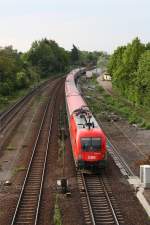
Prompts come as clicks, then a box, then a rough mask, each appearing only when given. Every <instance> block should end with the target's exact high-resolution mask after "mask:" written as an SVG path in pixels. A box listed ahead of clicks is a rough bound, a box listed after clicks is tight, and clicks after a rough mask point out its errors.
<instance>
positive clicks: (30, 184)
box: [11, 80, 61, 225]
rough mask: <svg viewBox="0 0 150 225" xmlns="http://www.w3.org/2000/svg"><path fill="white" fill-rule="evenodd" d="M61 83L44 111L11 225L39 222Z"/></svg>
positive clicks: (29, 224)
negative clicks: (55, 108) (55, 109)
mask: <svg viewBox="0 0 150 225" xmlns="http://www.w3.org/2000/svg"><path fill="white" fill-rule="evenodd" d="M60 84H61V81H60V80H59V81H58V82H57V84H56V85H55V86H54V87H53V91H52V95H51V98H50V99H49V102H48V104H47V106H46V109H45V111H44V114H43V118H42V122H41V125H40V128H39V132H38V135H37V138H36V141H35V144H34V147H33V153H32V156H31V160H30V163H29V166H28V169H27V172H26V176H25V179H24V182H23V186H22V190H21V193H20V196H19V200H18V203H17V207H16V209H15V212H14V215H13V219H12V222H11V225H23V224H26V225H27V224H28V225H33V224H34V225H36V224H37V222H38V215H39V208H40V202H41V195H42V189H43V182H44V176H45V168H46V162H47V155H48V150H49V144H50V139H51V128H52V123H53V115H54V107H55V102H56V101H55V100H56V97H57V92H58V90H59V88H60Z"/></svg>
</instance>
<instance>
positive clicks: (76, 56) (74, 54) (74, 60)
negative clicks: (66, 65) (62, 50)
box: [70, 44, 80, 65]
mask: <svg viewBox="0 0 150 225" xmlns="http://www.w3.org/2000/svg"><path fill="white" fill-rule="evenodd" d="M70 58H71V64H74V65H75V64H78V63H79V60H80V51H79V49H78V48H77V47H76V46H75V45H74V44H73V48H72V49H71V55H70Z"/></svg>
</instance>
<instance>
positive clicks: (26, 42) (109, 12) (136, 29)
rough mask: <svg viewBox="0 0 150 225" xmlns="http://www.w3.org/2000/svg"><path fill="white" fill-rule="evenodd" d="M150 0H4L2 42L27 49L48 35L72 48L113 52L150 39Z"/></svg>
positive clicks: (0, 2) (0, 22)
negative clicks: (133, 41) (127, 45)
mask: <svg viewBox="0 0 150 225" xmlns="http://www.w3.org/2000/svg"><path fill="white" fill-rule="evenodd" d="M149 24H150V0H0V46H1V47H4V46H8V45H12V46H13V47H14V48H15V49H17V50H18V51H23V52H25V51H27V50H29V49H30V47H31V44H32V43H33V41H35V40H41V39H42V38H45V37H46V38H48V39H52V40H55V41H56V42H57V43H58V44H59V45H60V46H61V47H63V48H65V49H67V50H70V49H71V48H72V45H73V44H75V45H76V46H77V47H78V48H79V49H80V50H87V51H94V50H96V51H106V52H108V53H112V52H113V51H114V50H115V49H116V48H117V47H118V46H120V45H125V44H127V43H129V42H131V41H132V40H133V39H134V38H135V37H137V36H138V37H139V38H140V40H141V41H142V42H143V43H147V42H150V25H149Z"/></svg>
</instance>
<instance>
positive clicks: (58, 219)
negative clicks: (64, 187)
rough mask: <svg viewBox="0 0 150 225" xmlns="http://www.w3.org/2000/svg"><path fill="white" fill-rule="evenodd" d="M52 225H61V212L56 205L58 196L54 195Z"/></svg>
mask: <svg viewBox="0 0 150 225" xmlns="http://www.w3.org/2000/svg"><path fill="white" fill-rule="evenodd" d="M54 225H62V218H61V212H60V208H59V205H58V194H57V195H56V199H55V206H54Z"/></svg>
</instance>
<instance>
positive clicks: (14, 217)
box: [11, 89, 57, 225]
mask: <svg viewBox="0 0 150 225" xmlns="http://www.w3.org/2000/svg"><path fill="white" fill-rule="evenodd" d="M55 90H57V89H55ZM54 94H55V91H54V92H53V101H52V99H51V100H49V102H48V104H47V106H46V109H45V111H44V115H43V118H42V122H41V125H40V128H39V131H38V135H37V138H36V141H35V144H34V148H33V152H32V156H31V159H30V162H29V166H28V169H27V172H26V176H25V179H24V182H23V186H22V189H21V193H20V196H19V199H18V203H17V206H16V209H15V212H14V216H13V219H12V222H11V225H15V224H23V223H21V222H20V223H16V218H17V215H18V211H19V207H20V205H21V200H22V198H23V194H24V191H25V187H26V185H27V179H28V178H29V175H30V174H29V173H30V171H31V166H32V163H33V159H34V157H35V154H36V148H37V145H38V142H39V137H40V135H41V132H42V128H43V125H44V121H45V118H46V113H47V112H48V108H49V107H50V106H53V110H52V111H51V114H52V115H51V120H50V121H51V122H50V125H49V129H48V141H47V145H46V150H45V157H44V162H43V167H42V171H41V172H42V176H41V182H40V188H39V187H38V188H39V195H38V200H37V207H36V209H35V210H36V213H35V214H34V215H33V216H34V217H35V220H34V223H29V224H30V225H31V224H34V225H35V224H37V219H38V212H39V206H40V199H41V193H42V187H43V180H44V174H45V166H46V159H47V152H48V147H49V142H50V134H51V127H52V121H53V113H54V105H55V96H54ZM33 175H34V174H33ZM35 189H36V188H35ZM26 224H27V223H26Z"/></svg>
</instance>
